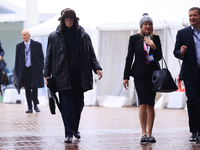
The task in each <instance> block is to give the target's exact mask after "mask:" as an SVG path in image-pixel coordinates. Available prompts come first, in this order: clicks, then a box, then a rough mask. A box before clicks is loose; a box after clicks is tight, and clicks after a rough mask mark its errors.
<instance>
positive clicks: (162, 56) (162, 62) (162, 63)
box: [162, 56, 168, 69]
mask: <svg viewBox="0 0 200 150" xmlns="http://www.w3.org/2000/svg"><path fill="white" fill-rule="evenodd" d="M163 61H164V63H165V67H166V68H167V69H168V67H167V63H166V61H165V59H164V57H163V56H162V68H163Z"/></svg>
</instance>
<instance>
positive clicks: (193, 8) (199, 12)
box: [189, 7, 200, 15]
mask: <svg viewBox="0 0 200 150" xmlns="http://www.w3.org/2000/svg"><path fill="white" fill-rule="evenodd" d="M191 10H198V14H199V15H200V8H199V7H192V8H190V10H189V12H190V11H191Z"/></svg>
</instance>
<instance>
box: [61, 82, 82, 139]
mask: <svg viewBox="0 0 200 150" xmlns="http://www.w3.org/2000/svg"><path fill="white" fill-rule="evenodd" d="M59 99H60V108H61V115H62V119H63V123H64V126H65V137H72V136H73V133H72V132H73V131H75V132H77V131H78V128H79V122H80V118H81V112H82V110H83V107H84V101H83V99H84V95H83V88H82V86H81V82H80V81H76V80H75V81H71V89H70V90H64V91H60V92H59Z"/></svg>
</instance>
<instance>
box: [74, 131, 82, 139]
mask: <svg viewBox="0 0 200 150" xmlns="http://www.w3.org/2000/svg"><path fill="white" fill-rule="evenodd" d="M73 135H74V136H75V138H77V139H80V138H81V134H80V132H79V131H77V132H75V131H73Z"/></svg>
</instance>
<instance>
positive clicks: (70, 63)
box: [44, 8, 103, 143]
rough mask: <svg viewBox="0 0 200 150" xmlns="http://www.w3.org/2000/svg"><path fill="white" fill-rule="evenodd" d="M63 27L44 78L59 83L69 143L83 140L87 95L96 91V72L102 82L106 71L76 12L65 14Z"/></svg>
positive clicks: (54, 38)
mask: <svg viewBox="0 0 200 150" xmlns="http://www.w3.org/2000/svg"><path fill="white" fill-rule="evenodd" d="M59 21H60V25H59V26H58V27H57V29H56V31H54V32H52V33H51V34H50V35H49V37H48V45H47V51H46V60H45V68H44V76H45V78H46V84H47V83H48V82H47V79H48V78H49V77H52V78H53V79H54V80H55V85H56V90H57V92H58V94H59V99H60V111H61V115H62V119H63V123H64V126H65V140H64V142H65V143H71V142H72V137H73V135H74V136H75V137H76V138H77V139H80V138H81V136H80V132H79V130H78V128H79V122H80V117H81V112H82V110H83V107H84V94H83V93H84V92H86V91H88V90H91V89H92V88H93V75H92V70H93V71H94V72H95V73H96V74H98V75H99V79H101V77H102V75H103V72H102V71H101V70H102V69H101V67H100V65H99V62H98V61H97V59H96V56H95V53H94V49H93V46H92V42H91V39H90V36H89V35H88V34H87V33H86V32H85V30H84V29H83V28H82V27H81V26H79V23H78V21H79V18H78V17H77V16H76V13H75V11H74V10H73V9H70V8H67V9H64V10H63V11H62V12H61V17H60V18H59Z"/></svg>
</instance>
